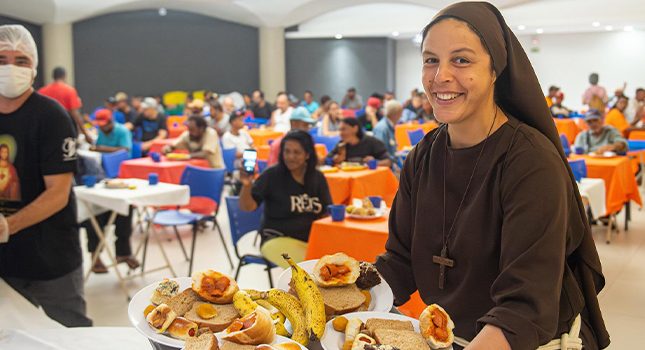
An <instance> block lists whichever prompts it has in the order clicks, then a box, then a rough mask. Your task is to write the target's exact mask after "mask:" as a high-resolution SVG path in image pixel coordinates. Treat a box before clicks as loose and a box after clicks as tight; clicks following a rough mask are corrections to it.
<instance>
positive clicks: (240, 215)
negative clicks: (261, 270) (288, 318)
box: [226, 196, 276, 288]
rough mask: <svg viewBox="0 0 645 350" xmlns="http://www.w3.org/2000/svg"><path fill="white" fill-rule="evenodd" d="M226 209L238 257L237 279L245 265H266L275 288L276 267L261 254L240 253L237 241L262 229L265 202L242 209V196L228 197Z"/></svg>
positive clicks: (271, 285)
mask: <svg viewBox="0 0 645 350" xmlns="http://www.w3.org/2000/svg"><path fill="white" fill-rule="evenodd" d="M226 211H227V212H228V222H229V226H230V227H231V240H232V241H233V250H234V251H235V256H236V257H237V259H238V265H237V270H236V271H235V279H236V280H237V278H238V276H239V275H240V270H241V269H242V267H243V266H246V265H251V264H259V265H265V266H266V271H267V274H268V276H269V286H270V287H271V288H273V279H272V278H271V269H272V268H274V267H276V266H275V265H274V264H272V263H270V262H269V261H267V260H266V259H264V257H262V256H260V255H253V254H245V255H240V252H239V250H238V249H237V243H238V242H239V241H240V239H242V237H244V236H246V235H247V234H249V233H251V232H253V231H257V230H259V229H260V226H261V223H262V213H264V204H262V205H260V206H259V207H258V208H257V209H255V210H254V211H243V210H242V209H240V197H235V196H230V197H226Z"/></svg>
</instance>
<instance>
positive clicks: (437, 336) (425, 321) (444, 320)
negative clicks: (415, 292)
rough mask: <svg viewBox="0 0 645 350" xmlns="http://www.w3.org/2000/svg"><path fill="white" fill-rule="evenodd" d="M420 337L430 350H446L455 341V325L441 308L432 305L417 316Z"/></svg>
mask: <svg viewBox="0 0 645 350" xmlns="http://www.w3.org/2000/svg"><path fill="white" fill-rule="evenodd" d="M419 328H420V330H421V335H422V336H423V337H424V338H425V339H426V341H427V342H428V345H430V348H432V349H441V348H447V347H450V346H451V345H452V343H453V342H454V341H455V335H454V333H453V332H452V330H453V329H454V328H455V324H454V323H453V322H452V320H451V319H450V316H449V315H448V313H447V312H446V310H444V309H443V308H442V307H441V306H439V305H437V304H432V305H430V306H428V307H426V308H425V310H423V312H422V313H421V315H420V316H419Z"/></svg>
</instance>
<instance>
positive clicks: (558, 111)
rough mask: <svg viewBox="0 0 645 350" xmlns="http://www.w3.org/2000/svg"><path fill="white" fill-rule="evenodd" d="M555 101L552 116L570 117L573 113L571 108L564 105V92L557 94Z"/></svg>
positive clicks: (552, 105) (552, 106)
mask: <svg viewBox="0 0 645 350" xmlns="http://www.w3.org/2000/svg"><path fill="white" fill-rule="evenodd" d="M554 99H555V102H553V103H552V104H551V115H553V117H556V118H557V117H565V118H567V117H569V113H571V111H570V110H569V108H567V107H565V106H563V105H562V101H563V100H564V93H563V92H562V91H558V92H556V94H555V96H554Z"/></svg>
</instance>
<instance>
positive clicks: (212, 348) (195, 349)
mask: <svg viewBox="0 0 645 350" xmlns="http://www.w3.org/2000/svg"><path fill="white" fill-rule="evenodd" d="M200 332H201V329H200V330H199V331H198V334H197V335H196V336H194V337H191V338H188V339H186V343H185V345H184V350H219V344H218V342H217V337H215V334H213V332H211V331H210V330H209V331H206V332H201V334H200Z"/></svg>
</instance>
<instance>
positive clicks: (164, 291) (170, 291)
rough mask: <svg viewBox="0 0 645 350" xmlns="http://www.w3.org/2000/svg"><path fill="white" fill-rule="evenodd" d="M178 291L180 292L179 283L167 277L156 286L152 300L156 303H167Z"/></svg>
mask: <svg viewBox="0 0 645 350" xmlns="http://www.w3.org/2000/svg"><path fill="white" fill-rule="evenodd" d="M177 293H179V284H178V283H177V282H175V281H171V280H169V279H167V278H166V279H164V280H163V281H161V282H160V283H159V285H158V286H157V288H155V291H154V292H152V297H150V301H151V302H152V303H153V304H155V305H159V304H166V303H168V301H169V300H170V298H172V297H174V296H175V295H177Z"/></svg>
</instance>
